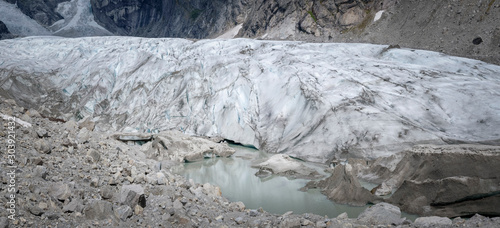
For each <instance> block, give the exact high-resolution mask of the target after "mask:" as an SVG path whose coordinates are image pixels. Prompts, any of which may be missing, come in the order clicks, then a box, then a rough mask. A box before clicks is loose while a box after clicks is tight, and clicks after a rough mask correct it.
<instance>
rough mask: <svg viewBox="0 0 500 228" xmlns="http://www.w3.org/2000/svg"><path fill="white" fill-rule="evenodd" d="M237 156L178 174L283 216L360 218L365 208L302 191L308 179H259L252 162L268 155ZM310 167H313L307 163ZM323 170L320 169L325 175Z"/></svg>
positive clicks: (240, 151)
mask: <svg viewBox="0 0 500 228" xmlns="http://www.w3.org/2000/svg"><path fill="white" fill-rule="evenodd" d="M231 147H233V148H234V149H236V153H235V154H234V155H233V156H232V157H230V158H210V159H205V160H203V161H200V162H192V163H186V164H185V165H184V169H183V170H182V171H180V172H179V173H180V174H181V175H183V176H184V177H186V178H187V179H193V181H194V182H196V183H207V182H208V183H211V184H214V185H217V186H219V187H220V188H221V191H222V195H223V196H224V197H226V198H228V199H229V200H231V201H242V202H243V203H244V204H245V206H246V207H247V208H249V209H257V208H259V207H262V208H263V209H264V210H266V211H268V212H271V213H276V214H283V213H285V212H287V211H293V212H294V213H295V214H303V213H314V214H317V215H322V216H323V215H327V216H328V217H329V218H334V217H336V216H337V215H339V214H341V213H343V212H347V214H348V215H349V217H357V216H358V215H359V214H360V213H361V212H362V211H363V210H364V209H365V208H366V207H353V206H347V205H341V204H335V203H333V202H331V201H330V200H328V199H327V198H326V196H325V195H323V194H321V193H320V192H319V190H316V189H314V190H309V191H307V192H302V191H300V190H299V189H300V188H302V187H304V185H305V184H306V183H307V182H308V181H309V180H303V179H295V180H290V179H288V178H286V177H281V176H271V177H268V178H265V179H261V178H259V177H256V176H255V175H254V174H255V173H256V172H257V171H258V169H255V168H251V167H250V166H251V161H252V160H254V159H259V158H264V157H267V156H268V155H266V154H264V153H262V152H259V151H258V150H255V149H251V148H247V147H242V146H234V145H232V146H231ZM308 166H310V167H311V166H313V165H311V164H308ZM322 169H323V168H320V167H318V168H317V170H318V171H321V172H322Z"/></svg>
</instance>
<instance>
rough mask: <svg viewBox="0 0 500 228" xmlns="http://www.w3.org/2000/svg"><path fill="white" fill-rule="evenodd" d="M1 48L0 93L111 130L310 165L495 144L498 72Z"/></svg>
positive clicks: (155, 42)
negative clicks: (241, 148) (180, 136)
mask: <svg viewBox="0 0 500 228" xmlns="http://www.w3.org/2000/svg"><path fill="white" fill-rule="evenodd" d="M0 50H2V51H1V53H0V63H2V64H0V80H1V84H0V85H1V87H0V92H2V93H3V94H9V95H10V96H11V97H13V98H15V99H17V100H18V101H20V102H21V103H25V104H29V105H33V106H34V107H37V106H40V104H43V107H42V106H40V107H42V108H40V109H43V110H45V111H46V112H52V113H53V114H54V113H56V110H57V109H60V110H61V112H73V113H76V112H77V111H78V112H79V113H81V114H83V115H87V116H88V115H91V116H100V117H101V118H99V121H101V122H103V123H107V124H109V126H110V127H111V128H113V129H114V130H124V129H127V130H130V129H135V130H136V131H139V132H147V131H148V130H152V129H158V130H167V129H178V130H180V131H183V132H185V133H187V134H195V135H207V136H221V137H224V138H226V139H230V140H233V141H235V142H239V143H242V144H245V145H253V146H255V147H256V148H259V149H262V150H265V151H267V152H271V153H286V154H288V155H291V156H294V157H298V158H302V159H305V160H309V161H316V162H325V161H327V160H328V159H331V158H333V157H345V156H358V157H367V158H375V157H380V156H388V155H391V154H393V153H394V152H398V151H400V150H402V149H407V148H410V147H411V146H412V145H414V144H419V143H423V142H430V143H443V140H448V139H452V140H462V141H486V140H490V141H491V140H498V139H500V135H499V134H500V131H499V130H498V129H499V128H500V66H497V65H491V64H487V63H484V62H481V61H477V60H471V59H466V58H459V57H453V56H447V55H443V54H441V53H437V52H429V51H422V50H411V49H404V48H402V49H387V46H384V45H371V44H335V43H304V42H292V41H259V40H251V39H231V40H220V39H215V40H199V41H190V40H185V39H167V38H161V39H149V38H133V37H87V38H77V39H65V38H57V37H29V38H23V39H15V40H4V41H0ZM22 80H24V81H28V82H30V83H32V84H33V86H32V87H28V86H27V85H26V84H25V83H20V81H22ZM35 87H36V89H34V88H35Z"/></svg>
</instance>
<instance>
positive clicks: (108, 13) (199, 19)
mask: <svg viewBox="0 0 500 228" xmlns="http://www.w3.org/2000/svg"><path fill="white" fill-rule="evenodd" d="M91 4H92V8H93V13H94V16H95V18H96V20H97V22H98V23H99V24H101V25H102V26H103V27H105V28H107V29H108V30H109V31H111V32H113V33H114V34H117V35H130V36H144V37H184V38H207V37H211V36H214V35H217V34H218V33H221V32H223V31H225V30H227V29H229V28H231V27H232V26H235V25H236V23H237V19H238V17H240V18H244V16H245V15H244V7H243V6H244V5H246V4H247V2H246V1H243V0H234V1H230V2H227V1H222V0H215V1H206V0H189V1H183V2H179V1H175V0H166V1H144V0H132V1H98V0H91ZM240 23H241V22H240Z"/></svg>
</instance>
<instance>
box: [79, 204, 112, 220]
mask: <svg viewBox="0 0 500 228" xmlns="http://www.w3.org/2000/svg"><path fill="white" fill-rule="evenodd" d="M83 214H85V217H86V218H87V219H93V220H103V219H110V218H115V214H114V213H113V204H112V203H110V202H108V201H104V200H92V201H90V202H89V203H88V204H87V206H86V207H85V209H84V210H83Z"/></svg>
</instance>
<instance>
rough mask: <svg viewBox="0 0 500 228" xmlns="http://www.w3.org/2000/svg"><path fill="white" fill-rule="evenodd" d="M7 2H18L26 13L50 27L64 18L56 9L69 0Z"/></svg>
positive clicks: (14, 1) (10, 1) (18, 0)
mask: <svg viewBox="0 0 500 228" xmlns="http://www.w3.org/2000/svg"><path fill="white" fill-rule="evenodd" d="M6 2H9V3H12V4H16V5H17V7H19V9H20V10H21V11H22V12H23V13H24V14H26V15H27V16H29V17H30V18H33V19H34V20H35V21H37V22H38V23H39V24H41V25H43V26H46V27H48V26H51V25H53V24H54V23H55V22H56V21H58V20H61V19H63V17H62V16H61V14H59V13H58V12H57V10H56V9H57V5H58V4H59V3H61V2H69V0H7V1H6Z"/></svg>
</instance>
